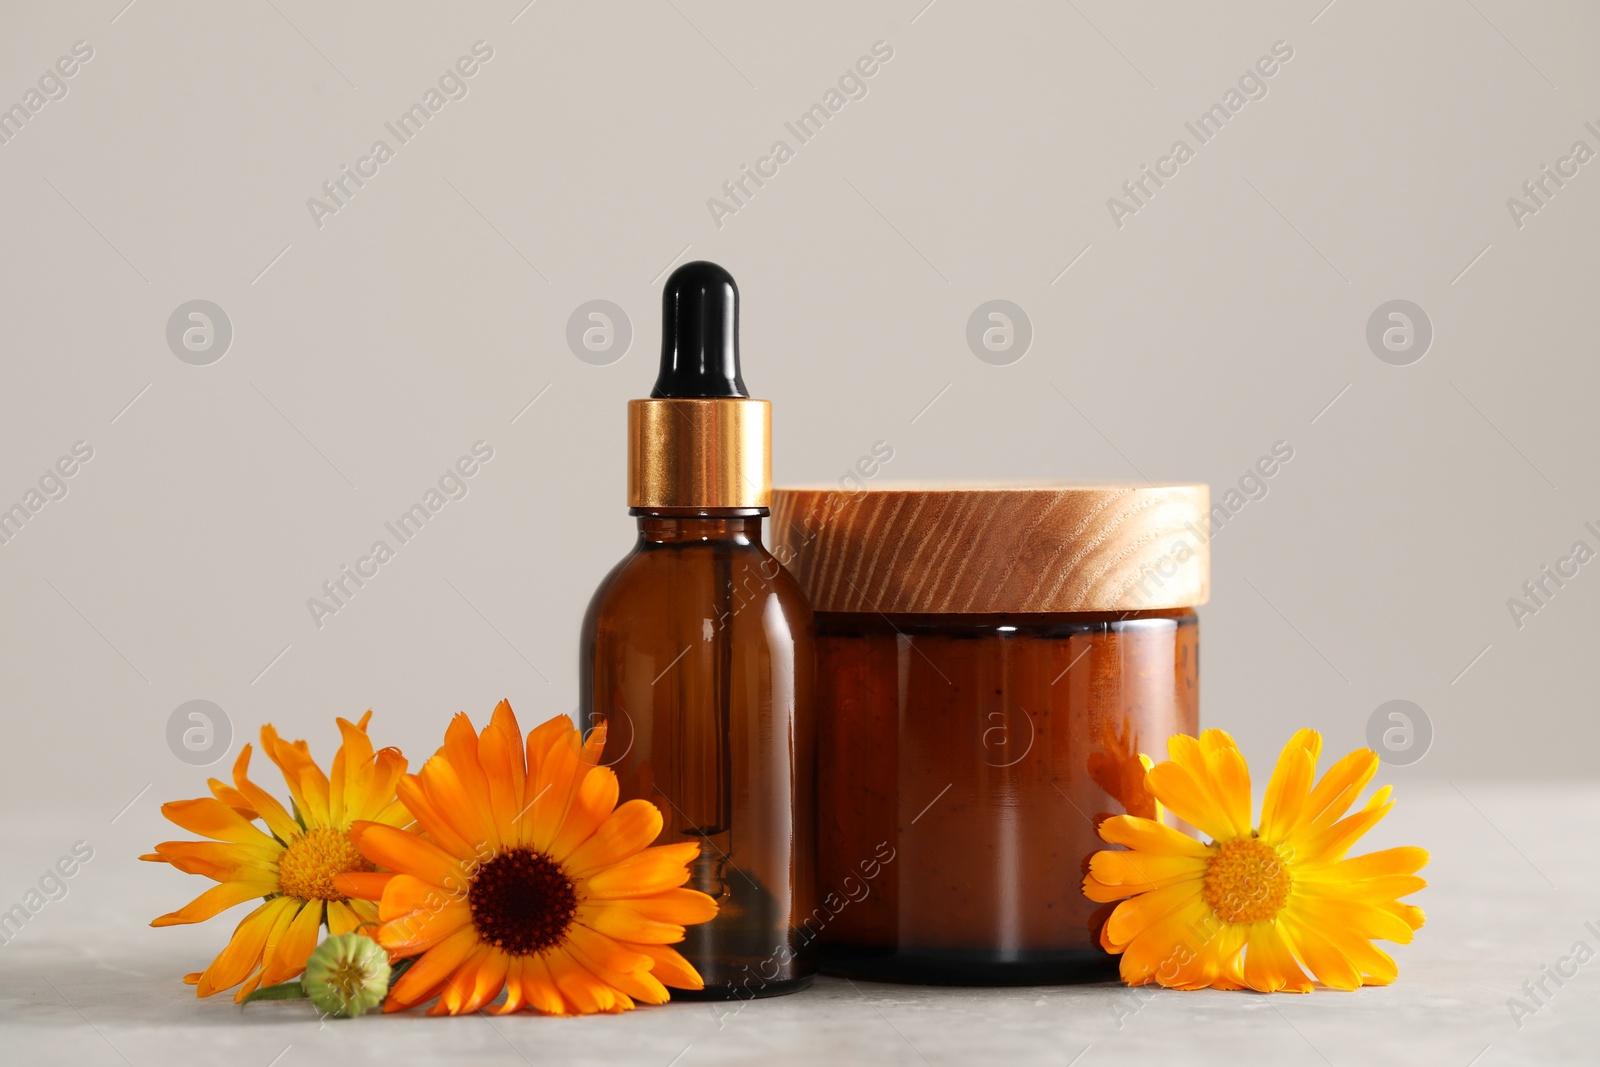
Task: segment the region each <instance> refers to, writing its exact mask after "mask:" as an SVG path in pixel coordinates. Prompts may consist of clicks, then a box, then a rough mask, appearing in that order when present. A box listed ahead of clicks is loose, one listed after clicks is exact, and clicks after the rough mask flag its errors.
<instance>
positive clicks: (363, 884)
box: [333, 871, 394, 900]
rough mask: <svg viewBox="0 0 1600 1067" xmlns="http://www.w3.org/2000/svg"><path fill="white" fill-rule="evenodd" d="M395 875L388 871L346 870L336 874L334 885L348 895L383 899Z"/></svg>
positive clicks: (360, 898)
mask: <svg viewBox="0 0 1600 1067" xmlns="http://www.w3.org/2000/svg"><path fill="white" fill-rule="evenodd" d="M393 877H394V875H393V874H390V873H389V872H388V871H346V872H345V873H344V874H339V875H335V876H334V878H333V887H334V888H335V889H337V890H338V891H339V892H341V893H343V894H344V895H345V896H347V897H355V898H357V899H359V900H382V899H383V890H384V887H385V886H387V885H388V884H389V879H391V878H393Z"/></svg>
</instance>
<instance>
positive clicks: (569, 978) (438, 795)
mask: <svg viewBox="0 0 1600 1067" xmlns="http://www.w3.org/2000/svg"><path fill="white" fill-rule="evenodd" d="M604 744H605V732H604V729H603V728H597V729H595V730H594V731H593V732H591V733H590V735H589V738H588V741H587V742H584V741H583V740H581V739H580V737H579V733H578V730H577V729H576V728H575V727H574V726H573V725H572V723H571V721H570V720H569V719H568V718H567V717H566V716H564V715H558V716H556V717H555V718H553V719H551V720H550V721H549V722H546V723H544V724H543V725H541V726H539V727H538V728H537V729H535V730H534V731H532V732H531V733H529V734H528V736H527V739H526V743H524V739H523V736H522V731H521V728H520V727H519V726H518V725H517V720H516V716H514V715H513V714H512V713H511V705H510V704H507V703H506V702H505V701H501V702H500V705H499V706H498V707H496V708H495V710H494V715H493V717H492V718H491V719H490V722H489V725H488V726H486V727H485V728H484V730H483V732H482V733H481V734H479V733H478V732H477V731H475V730H474V729H473V727H472V723H471V722H470V721H469V720H468V719H467V717H466V716H465V715H457V716H456V717H455V719H454V720H452V721H451V723H450V727H449V729H448V730H447V731H446V732H445V740H444V747H443V748H441V749H440V750H439V751H438V753H437V754H435V755H434V757H433V758H432V759H430V760H428V762H427V763H426V764H424V765H423V767H422V769H421V770H420V771H419V772H418V773H417V774H414V775H409V774H408V775H406V776H405V777H404V778H403V779H401V781H400V787H399V788H400V799H401V800H402V801H403V802H404V803H405V804H406V806H407V807H408V808H410V809H411V813H412V814H413V815H414V816H416V829H417V830H420V831H421V833H412V832H407V831H405V830H399V829H396V828H394V827H393V826H386V825H383V824H381V823H357V824H356V826H355V827H354V829H353V830H352V832H351V838H352V840H354V841H355V843H356V847H357V848H358V849H360V851H361V854H362V855H363V856H365V857H366V858H367V859H368V860H369V861H370V862H372V863H374V864H376V865H377V866H379V867H383V868H387V870H386V871H385V872H383V873H373V874H362V873H355V874H348V875H345V876H343V877H342V878H341V879H339V882H340V884H341V885H342V886H344V887H345V888H346V889H348V890H349V891H350V893H351V895H359V896H365V897H367V898H369V899H373V900H378V901H379V905H378V909H379V914H380V917H381V919H382V921H383V925H382V926H380V927H379V928H378V930H377V937H378V941H379V943H380V944H382V945H383V946H384V947H385V948H387V949H388V950H389V954H390V957H391V958H394V959H399V958H401V957H407V956H414V957H417V959H416V960H415V962H414V963H413V964H412V965H411V967H410V968H409V969H408V970H407V971H406V972H405V973H404V974H403V975H402V976H401V977H400V979H399V980H398V981H396V982H395V984H394V987H393V989H392V990H391V991H390V993H389V998H388V1000H387V1002H386V1003H385V1004H384V1011H386V1012H389V1011H403V1010H405V1009H407V1008H410V1007H414V1006H416V1005H418V1004H423V1003H425V1002H427V1001H429V1000H433V999H434V998H436V997H437V998H438V1002H437V1003H436V1004H435V1005H434V1006H433V1008H432V1009H431V1012H430V1013H431V1014H435V1015H456V1014H465V1013H467V1012H474V1011H478V1010H480V1009H482V1008H485V1007H486V1006H488V1005H489V1004H491V1003H492V1002H493V1001H494V1000H495V998H496V997H497V996H499V994H500V992H501V990H502V989H504V990H505V992H506V997H505V1000H504V1002H503V1003H501V1004H499V1005H498V1006H495V1007H492V1008H489V1009H488V1010H490V1011H493V1012H494V1013H496V1014H506V1013H509V1012H514V1011H517V1010H518V1009H520V1008H523V1007H529V1008H533V1009H535V1010H538V1011H541V1012H546V1013H549V1014H552V1015H579V1014H587V1013H589V1012H599V1011H605V1012H618V1011H626V1010H628V1009H630V1008H632V1007H633V1006H634V1002H635V1001H643V1002H644V1003H646V1004H661V1003H664V1002H665V1001H666V1000H667V999H668V993H667V988H666V987H667V986H676V987H678V988H682V989H700V988H702V982H701V979H700V976H699V974H697V973H696V972H695V970H694V968H693V967H691V966H690V965H689V963H688V961H686V960H685V959H684V958H683V957H682V956H681V955H679V954H678V953H677V952H676V951H675V950H674V949H672V948H669V947H668V946H669V945H672V944H674V943H676V942H678V941H681V940H683V932H684V930H683V928H684V926H685V925H686V924H690V923H699V922H704V921H706V920H707V919H710V918H712V917H713V916H714V915H716V913H717V905H716V902H715V901H713V900H712V899H711V898H710V897H709V896H707V895H706V894H704V893H700V892H696V891H695V890H692V889H684V888H681V887H682V886H683V884H684V883H685V882H686V881H688V879H689V871H688V864H689V863H690V862H691V861H692V860H693V859H694V858H695V857H696V856H697V855H699V852H700V845H699V843H698V842H695V841H689V842H684V843H681V844H674V845H660V846H656V847H650V843H651V842H652V841H654V840H655V839H656V836H657V835H658V834H660V832H661V813H660V812H659V811H658V810H656V807H655V805H654V804H651V803H650V802H649V801H645V800H630V801H628V802H627V803H626V804H623V805H622V806H621V807H617V776H616V775H615V774H614V773H613V772H612V771H611V769H610V768H608V767H599V766H596V765H595V761H596V760H597V759H598V757H599V754H600V750H601V748H602V747H603V745H604Z"/></svg>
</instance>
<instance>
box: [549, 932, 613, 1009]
mask: <svg viewBox="0 0 1600 1067" xmlns="http://www.w3.org/2000/svg"><path fill="white" fill-rule="evenodd" d="M544 961H545V964H546V965H547V966H548V967H549V968H550V977H551V978H552V979H553V980H554V981H555V984H556V988H557V989H559V990H561V995H562V996H563V997H564V998H566V999H567V1000H568V1001H570V1002H571V1003H572V1005H573V1006H574V1007H576V1008H577V1009H578V1011H579V1012H581V1013H583V1014H584V1015H588V1014H591V1013H593V1012H597V1011H611V1010H612V1009H613V1008H615V1007H616V1004H617V991H616V990H614V989H612V988H611V987H610V986H608V985H606V984H605V983H604V982H602V981H601V980H600V979H599V978H597V977H595V975H594V974H593V973H592V972H591V971H590V970H589V969H588V968H587V967H585V966H584V965H583V964H581V963H579V962H578V961H577V960H576V959H574V958H573V956H572V954H571V953H570V952H568V951H566V949H564V948H555V949H551V950H549V951H548V952H546V953H544Z"/></svg>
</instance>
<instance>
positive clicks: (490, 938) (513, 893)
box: [467, 848, 578, 956]
mask: <svg viewBox="0 0 1600 1067" xmlns="http://www.w3.org/2000/svg"><path fill="white" fill-rule="evenodd" d="M467 904H468V906H469V907H470V908H471V909H472V925H473V926H474V927H476V928H477V931H478V937H479V938H480V939H481V940H483V941H485V942H487V943H488V944H491V945H493V946H495V947H496V948H498V949H500V950H502V951H504V952H509V953H510V954H511V955H513V956H529V955H532V954H533V953H535V952H541V951H543V950H544V949H547V948H549V947H550V946H551V945H554V944H556V943H558V942H559V941H560V940H561V939H562V937H563V936H565V934H566V932H567V927H568V926H570V925H571V924H572V917H573V915H574V914H575V913H576V912H577V909H578V897H577V894H576V893H575V892H574V891H573V888H572V879H570V878H568V877H567V874H566V872H565V871H563V870H562V869H561V866H560V865H559V864H558V863H556V862H555V861H554V860H552V859H551V858H550V857H549V856H546V855H545V854H544V853H542V852H535V851H533V849H531V848H514V849H511V850H510V851H508V852H502V853H500V854H499V855H498V856H496V857H494V858H493V859H491V860H489V861H488V862H487V863H485V864H484V865H483V866H482V867H479V868H478V873H477V875H476V876H475V877H474V878H473V880H472V888H471V889H470V890H469V891H468V893H467Z"/></svg>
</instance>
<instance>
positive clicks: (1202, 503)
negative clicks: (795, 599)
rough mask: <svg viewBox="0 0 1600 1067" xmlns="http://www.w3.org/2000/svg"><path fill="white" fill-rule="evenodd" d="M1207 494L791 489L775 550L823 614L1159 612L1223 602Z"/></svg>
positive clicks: (1153, 488)
mask: <svg viewBox="0 0 1600 1067" xmlns="http://www.w3.org/2000/svg"><path fill="white" fill-rule="evenodd" d="M1210 496H1211V494H1210V489H1209V488H1208V487H1207V486H1205V485H1199V484H1191V485H1135V484H1132V483H1065V482H1063V483H1031V484H1015V485H1001V484H996V485H983V484H965V483H963V484H955V483H940V482H930V483H924V484H915V483H908V484H904V485H883V486H873V487H870V488H867V489H860V490H850V489H841V488H839V487H837V486H817V487H807V486H800V487H789V488H784V487H780V488H777V489H774V490H773V494H772V534H771V540H772V542H773V553H774V554H775V555H776V556H777V557H778V559H779V560H781V561H782V562H783V564H784V565H785V566H786V567H788V568H789V570H790V572H791V573H793V574H794V576H795V577H796V578H797V579H799V581H800V584H801V586H802V587H803V588H804V589H805V591H806V595H807V596H809V597H810V598H811V606H812V607H813V608H814V609H816V610H817V611H842V612H864V611H865V612H870V611H879V612H885V613H919V614H920V613H926V614H946V613H962V614H993V613H1006V612H1020V613H1038V612H1083V611H1145V610H1156V609H1161V608H1180V607H1193V606H1195V605H1198V604H1203V603H1205V601H1206V599H1207V598H1208V597H1209V596H1210V586H1211V551H1210V535H1209V532H1208V526H1207V523H1208V521H1209V516H1208V514H1207V511H1208V509H1209V508H1210Z"/></svg>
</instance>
